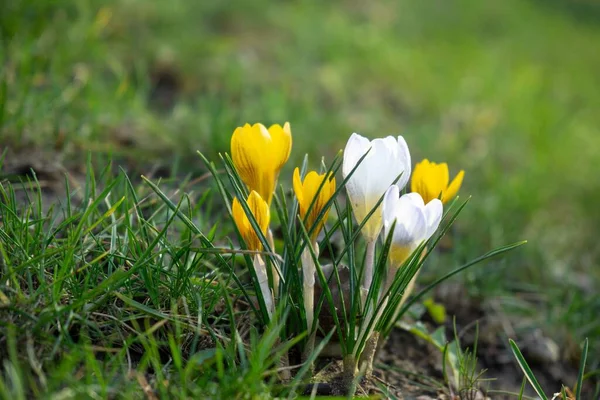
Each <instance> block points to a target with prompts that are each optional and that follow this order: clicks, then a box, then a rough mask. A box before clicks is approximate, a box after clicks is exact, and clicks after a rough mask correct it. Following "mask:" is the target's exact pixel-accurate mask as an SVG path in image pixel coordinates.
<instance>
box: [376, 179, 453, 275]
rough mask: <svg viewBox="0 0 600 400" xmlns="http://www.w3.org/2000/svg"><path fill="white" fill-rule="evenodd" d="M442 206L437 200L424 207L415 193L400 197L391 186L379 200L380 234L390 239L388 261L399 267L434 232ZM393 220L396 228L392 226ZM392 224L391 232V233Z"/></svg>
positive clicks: (421, 200) (394, 187)
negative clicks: (381, 200) (381, 230)
mask: <svg viewBox="0 0 600 400" xmlns="http://www.w3.org/2000/svg"><path fill="white" fill-rule="evenodd" d="M442 212H443V206H442V202H441V201H440V200H439V199H433V200H431V201H430V202H429V203H427V204H425V203H424V202H423V198H422V197H421V195H420V194H418V193H408V194H405V195H403V196H402V197H400V190H399V189H398V187H397V186H391V187H390V188H389V189H388V190H387V192H386V193H385V197H384V198H383V225H384V235H385V237H386V238H387V237H388V235H390V234H391V235H393V236H392V243H391V249H390V262H391V264H392V265H393V266H395V267H399V266H400V265H401V264H402V263H403V262H404V261H405V260H406V259H407V258H408V257H409V256H410V254H411V253H412V252H413V251H414V250H415V249H416V248H417V247H418V246H419V245H420V244H421V243H423V242H424V241H426V240H428V239H429V238H430V237H431V236H432V235H433V234H434V233H435V231H436V230H437V228H438V227H439V225H440V221H441V220H442ZM394 221H395V222H396V225H394ZM393 225H394V231H393V232H391V229H392V226H393Z"/></svg>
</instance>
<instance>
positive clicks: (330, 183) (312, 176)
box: [293, 168, 335, 239]
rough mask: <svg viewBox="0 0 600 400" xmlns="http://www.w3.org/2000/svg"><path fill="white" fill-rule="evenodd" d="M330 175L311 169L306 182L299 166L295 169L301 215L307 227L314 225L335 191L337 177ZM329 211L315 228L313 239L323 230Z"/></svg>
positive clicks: (295, 186)
mask: <svg viewBox="0 0 600 400" xmlns="http://www.w3.org/2000/svg"><path fill="white" fill-rule="evenodd" d="M329 177H331V175H329ZM329 177H328V176H326V175H325V174H321V175H319V174H318V173H317V172H315V171H311V172H309V173H308V174H307V175H306V176H305V177H304V182H302V181H301V179H300V170H299V169H298V168H296V169H295V170H294V179H293V182H294V192H295V193H296V198H297V199H298V206H299V212H300V217H301V218H302V219H303V220H305V222H306V228H307V229H311V228H312V227H313V225H314V224H315V223H316V221H317V218H318V216H319V214H320V213H321V212H322V210H323V208H324V207H325V205H326V204H327V202H328V201H329V199H330V198H331V196H333V194H334V192H335V178H331V179H329ZM321 185H322V186H321ZM319 189H320V190H319ZM313 201H314V204H313ZM311 204H312V208H311ZM309 208H311V209H310V214H309V215H308V216H307V213H308V209H309ZM328 213H329V210H327V211H326V212H325V214H324V216H323V218H322V219H321V220H320V221H319V224H318V225H317V226H316V227H315V228H314V229H313V231H312V238H313V239H315V238H316V237H317V235H318V234H319V232H320V231H321V228H322V227H323V225H324V223H325V220H326V219H327V215H328Z"/></svg>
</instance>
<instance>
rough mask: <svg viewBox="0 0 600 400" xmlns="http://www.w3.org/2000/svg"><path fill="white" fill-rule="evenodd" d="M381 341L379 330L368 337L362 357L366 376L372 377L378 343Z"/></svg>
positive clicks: (362, 366) (362, 365)
mask: <svg viewBox="0 0 600 400" xmlns="http://www.w3.org/2000/svg"><path fill="white" fill-rule="evenodd" d="M378 341H379V332H377V331H375V332H373V334H372V335H371V337H369V339H367V343H366V344H365V349H364V350H363V353H362V355H361V357H360V360H361V370H362V369H363V368H364V371H365V377H367V378H370V377H371V375H373V363H374V362H375V356H376V355H377V349H378V347H377V343H378Z"/></svg>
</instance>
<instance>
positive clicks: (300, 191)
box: [292, 167, 304, 218]
mask: <svg viewBox="0 0 600 400" xmlns="http://www.w3.org/2000/svg"><path fill="white" fill-rule="evenodd" d="M292 181H293V185H294V193H295V194H296V198H297V199H298V204H299V205H300V206H302V205H303V204H304V188H303V186H302V179H301V178H300V170H299V169H298V167H296V169H294V178H293V179H292ZM300 216H301V217H302V218H304V215H303V214H302V212H301V213H300Z"/></svg>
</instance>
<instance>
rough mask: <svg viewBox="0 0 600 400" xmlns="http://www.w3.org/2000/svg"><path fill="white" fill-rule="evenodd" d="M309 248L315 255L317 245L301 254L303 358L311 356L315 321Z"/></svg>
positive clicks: (306, 248)
mask: <svg viewBox="0 0 600 400" xmlns="http://www.w3.org/2000/svg"><path fill="white" fill-rule="evenodd" d="M308 246H311V247H312V249H313V251H314V252H315V254H318V253H319V245H318V244H317V242H316V241H315V242H312V243H309V244H308V245H307V247H305V248H304V251H303V252H302V259H301V260H302V275H303V278H304V279H303V291H302V292H303V296H304V299H303V300H304V312H305V314H306V326H307V332H308V341H307V344H306V348H305V350H304V355H303V356H304V358H305V359H306V358H308V356H310V354H312V352H313V350H314V346H315V337H314V332H313V324H314V319H315V314H314V313H315V309H314V308H315V306H314V302H315V272H316V266H315V263H314V260H313V258H312V255H311V249H310V248H309V247H308Z"/></svg>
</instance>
